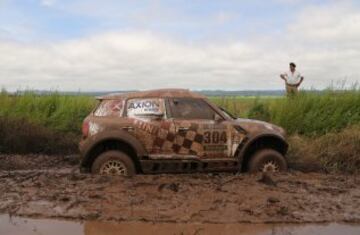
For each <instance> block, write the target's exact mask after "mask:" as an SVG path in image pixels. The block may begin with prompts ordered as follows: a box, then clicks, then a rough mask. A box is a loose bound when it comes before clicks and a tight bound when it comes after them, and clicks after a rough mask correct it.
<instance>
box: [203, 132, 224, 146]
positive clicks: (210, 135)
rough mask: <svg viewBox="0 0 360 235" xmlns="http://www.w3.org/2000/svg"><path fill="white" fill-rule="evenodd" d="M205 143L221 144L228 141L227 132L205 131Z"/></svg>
mask: <svg viewBox="0 0 360 235" xmlns="http://www.w3.org/2000/svg"><path fill="white" fill-rule="evenodd" d="M204 143H205V144H219V143H226V132H225V131H222V132H219V131H205V132H204Z"/></svg>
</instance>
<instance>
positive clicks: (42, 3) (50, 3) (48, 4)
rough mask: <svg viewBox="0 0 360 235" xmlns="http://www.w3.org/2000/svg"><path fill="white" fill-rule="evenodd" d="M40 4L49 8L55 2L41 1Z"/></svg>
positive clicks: (52, 0) (53, 0)
mask: <svg viewBox="0 0 360 235" xmlns="http://www.w3.org/2000/svg"><path fill="white" fill-rule="evenodd" d="M40 3H41V5H43V6H47V7H49V6H52V5H54V4H55V3H56V0H41V1H40Z"/></svg>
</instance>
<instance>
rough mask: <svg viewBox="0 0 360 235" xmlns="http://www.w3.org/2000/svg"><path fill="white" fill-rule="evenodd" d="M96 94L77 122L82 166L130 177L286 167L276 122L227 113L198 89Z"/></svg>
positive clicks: (284, 146) (86, 169)
mask: <svg viewBox="0 0 360 235" xmlns="http://www.w3.org/2000/svg"><path fill="white" fill-rule="evenodd" d="M98 99H99V104H98V106H97V107H96V108H95V109H94V110H93V112H92V113H90V115H89V116H88V117H86V119H85V120H84V123H83V127H82V134H83V136H82V140H81V142H80V152H81V171H82V172H92V173H95V174H108V175H128V176H130V175H134V174H139V173H143V174H148V173H180V172H205V171H206V172H208V171H248V172H258V171H272V172H276V171H284V170H286V169H287V162H286V159H285V154H286V152H287V149H288V144H287V142H286V140H285V132H284V130H283V129H282V128H280V127H278V126H275V125H272V124H270V123H266V122H261V121H256V120H249V119H242V118H236V117H233V116H232V115H231V114H230V113H229V112H227V111H226V110H224V109H222V108H220V107H217V106H216V105H214V104H212V103H211V102H209V100H208V99H207V98H206V97H205V96H203V95H200V94H197V93H194V92H191V91H189V90H183V89H163V90H151V91H141V92H133V93H125V94H112V95H107V96H103V97H99V98H98Z"/></svg>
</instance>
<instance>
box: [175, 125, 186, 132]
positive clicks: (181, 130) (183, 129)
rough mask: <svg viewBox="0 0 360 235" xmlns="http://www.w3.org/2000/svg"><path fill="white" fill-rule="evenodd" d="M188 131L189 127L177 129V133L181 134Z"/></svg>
mask: <svg viewBox="0 0 360 235" xmlns="http://www.w3.org/2000/svg"><path fill="white" fill-rule="evenodd" d="M188 130H189V127H183V126H181V127H178V129H177V131H178V132H183V131H188Z"/></svg>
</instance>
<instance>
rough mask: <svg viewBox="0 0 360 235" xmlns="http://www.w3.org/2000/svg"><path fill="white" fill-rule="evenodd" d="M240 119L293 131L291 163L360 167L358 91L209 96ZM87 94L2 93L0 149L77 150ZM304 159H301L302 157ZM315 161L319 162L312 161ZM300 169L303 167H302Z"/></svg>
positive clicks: (90, 102)
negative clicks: (252, 119)
mask: <svg viewBox="0 0 360 235" xmlns="http://www.w3.org/2000/svg"><path fill="white" fill-rule="evenodd" d="M209 98H210V100H211V101H213V102H214V103H216V104H218V105H220V106H222V107H224V108H225V109H227V110H229V111H230V112H231V113H233V114H235V115H236V116H239V117H244V118H255V119H259V120H264V121H269V122H272V123H275V124H278V125H280V126H282V127H283V128H285V129H286V131H287V133H288V134H289V135H290V138H289V142H290V146H291V149H290V152H289V156H290V158H291V161H292V162H294V163H295V164H294V165H296V166H300V165H301V164H299V162H302V163H305V162H307V163H309V164H307V168H308V169H310V168H311V167H310V166H314V168H316V169H322V170H326V171H346V172H355V171H356V169H358V168H359V164H360V163H359V159H360V158H359V157H360V156H359V152H360V149H359V147H358V146H360V90H359V89H355V88H354V89H352V90H347V91H336V90H331V89H329V90H327V91H324V92H322V93H315V92H301V93H300V94H299V95H298V96H296V97H291V98H287V97H250V98H249V97H209ZM95 104H96V101H95V99H94V98H93V97H89V96H82V95H79V96H71V95H61V94H59V93H56V92H55V93H51V94H50V95H38V94H35V93H34V92H26V93H24V94H21V95H13V94H8V93H6V92H5V91H3V92H1V93H0V152H8V153H27V152H33V153H68V152H74V151H76V145H77V143H78V140H79V137H80V134H81V133H80V132H81V124H82V121H83V119H84V118H85V117H86V116H87V115H88V114H89V112H90V111H91V110H92V109H93V108H94V106H95ZM299 159H300V160H299ZM310 162H312V163H317V164H310ZM299 168H301V167H299Z"/></svg>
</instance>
